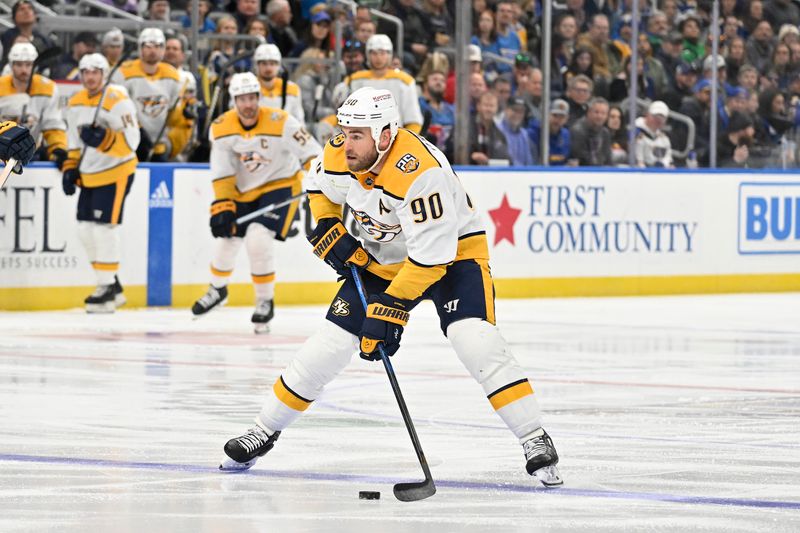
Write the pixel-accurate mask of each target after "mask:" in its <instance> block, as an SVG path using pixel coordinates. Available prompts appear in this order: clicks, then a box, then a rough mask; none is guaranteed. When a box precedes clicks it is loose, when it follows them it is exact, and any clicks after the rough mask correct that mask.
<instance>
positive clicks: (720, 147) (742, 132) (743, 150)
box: [717, 112, 755, 168]
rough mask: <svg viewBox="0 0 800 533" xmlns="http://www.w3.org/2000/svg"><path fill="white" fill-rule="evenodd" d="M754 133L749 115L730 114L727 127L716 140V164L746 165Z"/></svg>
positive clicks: (727, 165) (728, 165) (724, 165)
mask: <svg viewBox="0 0 800 533" xmlns="http://www.w3.org/2000/svg"><path fill="white" fill-rule="evenodd" d="M754 135H755V129H754V127H753V121H752V120H751V119H750V117H748V116H747V115H745V114H744V113H739V112H736V113H734V114H733V115H731V119H730V123H729V124H728V128H727V129H726V130H725V132H724V134H723V135H720V137H719V141H717V166H719V167H723V168H725V167H741V168H744V167H747V166H748V160H749V158H750V146H751V145H752V143H753V136H754Z"/></svg>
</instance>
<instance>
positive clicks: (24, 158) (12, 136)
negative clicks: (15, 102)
mask: <svg viewBox="0 0 800 533" xmlns="http://www.w3.org/2000/svg"><path fill="white" fill-rule="evenodd" d="M35 151H36V141H35V140H34V139H33V136H31V132H30V131H29V130H28V128H23V127H22V126H18V125H17V123H16V122H13V121H10V120H9V121H6V122H0V159H2V160H3V161H8V160H9V159H11V158H12V157H13V158H14V159H16V160H17V165H16V166H15V167H14V172H16V173H17V174H22V166H23V165H27V164H28V163H29V162H30V160H31V158H32V157H33V154H34V152H35Z"/></svg>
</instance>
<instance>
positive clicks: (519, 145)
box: [495, 96, 536, 167]
mask: <svg viewBox="0 0 800 533" xmlns="http://www.w3.org/2000/svg"><path fill="white" fill-rule="evenodd" d="M527 119H528V106H527V104H526V103H525V100H523V99H522V98H520V97H519V96H513V97H511V99H510V100H509V101H508V104H507V105H506V109H505V111H504V112H503V114H502V117H501V118H500V119H499V120H495V122H496V124H497V127H498V129H499V130H500V131H501V132H503V135H505V138H506V146H507V147H508V156H509V158H510V159H511V165H512V166H515V167H527V166H531V165H534V164H536V158H535V157H534V154H535V151H534V146H533V144H532V143H531V140H530V137H529V136H528V132H527V131H526V130H525V129H524V128H523V126H524V124H525V123H526V122H527Z"/></svg>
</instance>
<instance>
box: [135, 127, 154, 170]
mask: <svg viewBox="0 0 800 533" xmlns="http://www.w3.org/2000/svg"><path fill="white" fill-rule="evenodd" d="M152 149H153V141H151V140H150V136H149V135H148V134H147V132H146V131H144V128H139V146H138V147H137V148H136V157H137V158H138V159H139V161H142V162H145V161H147V156H148V155H150V151H151V150H152Z"/></svg>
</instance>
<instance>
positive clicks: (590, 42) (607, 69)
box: [576, 14, 623, 78]
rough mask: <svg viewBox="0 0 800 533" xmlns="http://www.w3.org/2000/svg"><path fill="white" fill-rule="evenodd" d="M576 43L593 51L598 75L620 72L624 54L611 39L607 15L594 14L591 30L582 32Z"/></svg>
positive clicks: (606, 75)
mask: <svg viewBox="0 0 800 533" xmlns="http://www.w3.org/2000/svg"><path fill="white" fill-rule="evenodd" d="M576 44H577V46H580V47H583V48H588V49H589V50H590V51H591V52H592V57H593V58H594V72H595V74H596V75H600V76H605V77H607V78H611V77H612V76H615V75H616V74H617V72H619V69H620V64H621V63H622V58H623V54H622V52H621V51H620V49H619V48H618V47H617V46H614V44H613V43H612V42H611V40H610V39H609V23H608V17H606V16H605V15H600V14H598V15H595V16H593V17H592V19H591V24H590V26H589V31H588V32H586V33H583V34H581V35H580V36H579V37H578V41H577V43H576Z"/></svg>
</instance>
